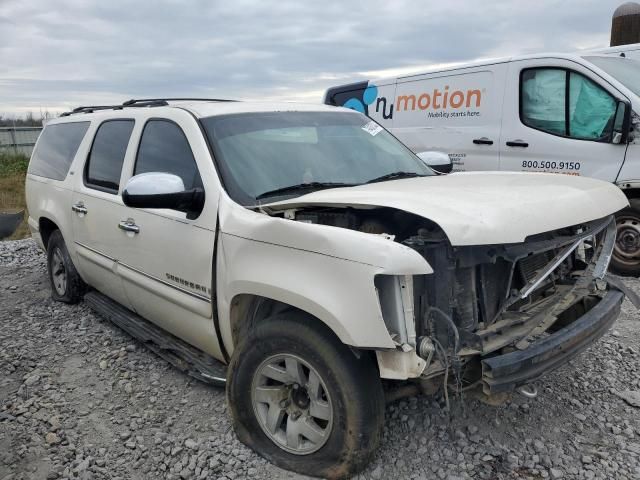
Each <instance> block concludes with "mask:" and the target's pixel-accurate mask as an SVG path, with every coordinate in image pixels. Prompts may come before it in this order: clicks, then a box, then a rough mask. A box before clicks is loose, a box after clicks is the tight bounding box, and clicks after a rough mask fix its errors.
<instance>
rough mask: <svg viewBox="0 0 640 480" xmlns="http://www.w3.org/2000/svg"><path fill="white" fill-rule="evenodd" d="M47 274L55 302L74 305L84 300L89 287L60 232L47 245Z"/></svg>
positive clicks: (55, 233) (54, 234) (52, 236)
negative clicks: (83, 279)
mask: <svg viewBox="0 0 640 480" xmlns="http://www.w3.org/2000/svg"><path fill="white" fill-rule="evenodd" d="M47 272H48V274H49V283H50V284H51V297H52V298H53V299H54V300H55V301H57V302H63V303H72V304H73V303H78V302H79V301H80V300H82V297H83V296H84V294H85V292H86V291H87V285H86V284H85V283H84V281H82V278H80V274H79V273H78V271H77V270H76V267H75V265H74V264H73V262H72V261H71V257H70V256H69V251H68V250H67V246H66V245H65V243H64V239H63V238H62V233H61V232H60V230H56V231H54V232H53V233H52V234H51V236H50V237H49V242H48V243H47Z"/></svg>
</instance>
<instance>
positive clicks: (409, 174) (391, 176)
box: [366, 172, 426, 183]
mask: <svg viewBox="0 0 640 480" xmlns="http://www.w3.org/2000/svg"><path fill="white" fill-rule="evenodd" d="M413 177H426V175H423V174H421V173H416V172H391V173H387V174H386V175H382V176H380V177H376V178H373V179H371V180H369V181H368V182H366V183H376V182H384V181H385V180H396V179H398V178H413Z"/></svg>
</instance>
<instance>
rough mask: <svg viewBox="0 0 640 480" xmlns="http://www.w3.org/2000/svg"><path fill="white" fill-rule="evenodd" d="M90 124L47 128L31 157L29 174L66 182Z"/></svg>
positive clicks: (62, 124)
mask: <svg viewBox="0 0 640 480" xmlns="http://www.w3.org/2000/svg"><path fill="white" fill-rule="evenodd" d="M89 123H90V122H74V123H58V124H56V125H49V126H47V127H45V129H44V131H43V132H42V133H41V134H40V138H39V139H38V146H37V147H36V149H35V150H34V152H33V155H32V156H31V161H30V162H29V170H28V173H30V174H32V175H38V176H40V177H46V178H51V179H53V180H64V179H65V178H66V176H67V173H69V167H70V166H71V162H72V161H73V158H74V157H75V155H76V152H77V151H78V147H79V146H80V143H81V142H82V139H83V138H84V135H85V134H86V133H87V129H88V128H89Z"/></svg>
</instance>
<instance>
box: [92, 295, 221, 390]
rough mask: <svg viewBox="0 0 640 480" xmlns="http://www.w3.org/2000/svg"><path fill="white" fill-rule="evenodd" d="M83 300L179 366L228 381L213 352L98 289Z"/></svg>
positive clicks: (195, 374) (214, 379) (209, 378)
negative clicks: (208, 351) (190, 342)
mask: <svg viewBox="0 0 640 480" xmlns="http://www.w3.org/2000/svg"><path fill="white" fill-rule="evenodd" d="M84 301H85V302H86V303H87V305H89V307H91V309H93V310H94V311H95V312H96V313H98V314H99V315H100V316H102V317H104V318H106V319H107V320H109V321H111V322H112V323H114V324H115V325H117V326H118V327H120V328H121V329H122V330H124V331H125V332H127V333H128V334H129V335H131V336H132V337H134V338H135V339H137V340H139V341H140V342H142V343H143V344H144V345H145V346H147V348H149V349H150V350H152V351H153V352H154V353H155V354H156V355H158V356H159V357H162V358H164V359H165V360H166V361H167V362H169V363H170V364H171V365H173V366H174V367H176V368H177V369H178V370H180V371H182V372H184V373H186V374H188V375H191V376H192V377H194V378H197V379H198V380H200V381H202V382H205V383H208V384H211V385H215V386H218V387H223V386H224V385H225V384H226V377H227V367H226V365H224V364H222V363H221V362H219V361H218V360H216V359H215V358H213V357H212V356H210V355H208V354H206V353H204V352H203V351H201V350H199V349H197V348H196V347H194V346H192V345H189V344H188V343H186V342H185V341H183V340H180V339H179V338H178V337H176V336H174V335H172V334H171V333H169V332H166V331H164V330H162V329H161V328H159V327H157V326H155V325H154V324H153V323H151V322H149V321H148V320H145V319H144V318H142V317H141V316H140V315H137V314H135V313H133V312H132V311H131V310H129V309H127V308H125V307H123V306H122V305H120V304H119V303H117V302H115V301H113V300H111V299H110V298H109V297H107V296H105V295H103V294H101V293H99V292H96V291H92V292H89V293H87V294H86V295H85V296H84ZM212 328H213V326H212Z"/></svg>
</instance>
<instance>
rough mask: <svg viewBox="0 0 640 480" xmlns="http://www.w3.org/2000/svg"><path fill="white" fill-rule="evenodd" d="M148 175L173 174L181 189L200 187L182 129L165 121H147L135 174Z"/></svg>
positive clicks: (198, 176)
mask: <svg viewBox="0 0 640 480" xmlns="http://www.w3.org/2000/svg"><path fill="white" fill-rule="evenodd" d="M148 172H162V173H172V174H174V175H177V176H178V177H180V178H181V179H182V181H183V182H184V188H185V189H187V190H190V189H192V188H202V180H201V179H200V174H199V173H198V167H197V165H196V160H195V158H193V153H192V152H191V147H190V146H189V141H188V140H187V137H186V136H185V135H184V133H183V131H182V129H181V128H180V127H179V126H178V125H176V124H175V123H173V122H170V121H168V120H150V121H149V122H147V124H146V125H145V127H144V131H143V132H142V138H141V139H140V147H139V148H138V158H137V159H136V167H135V170H134V175H139V174H141V173H148Z"/></svg>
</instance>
